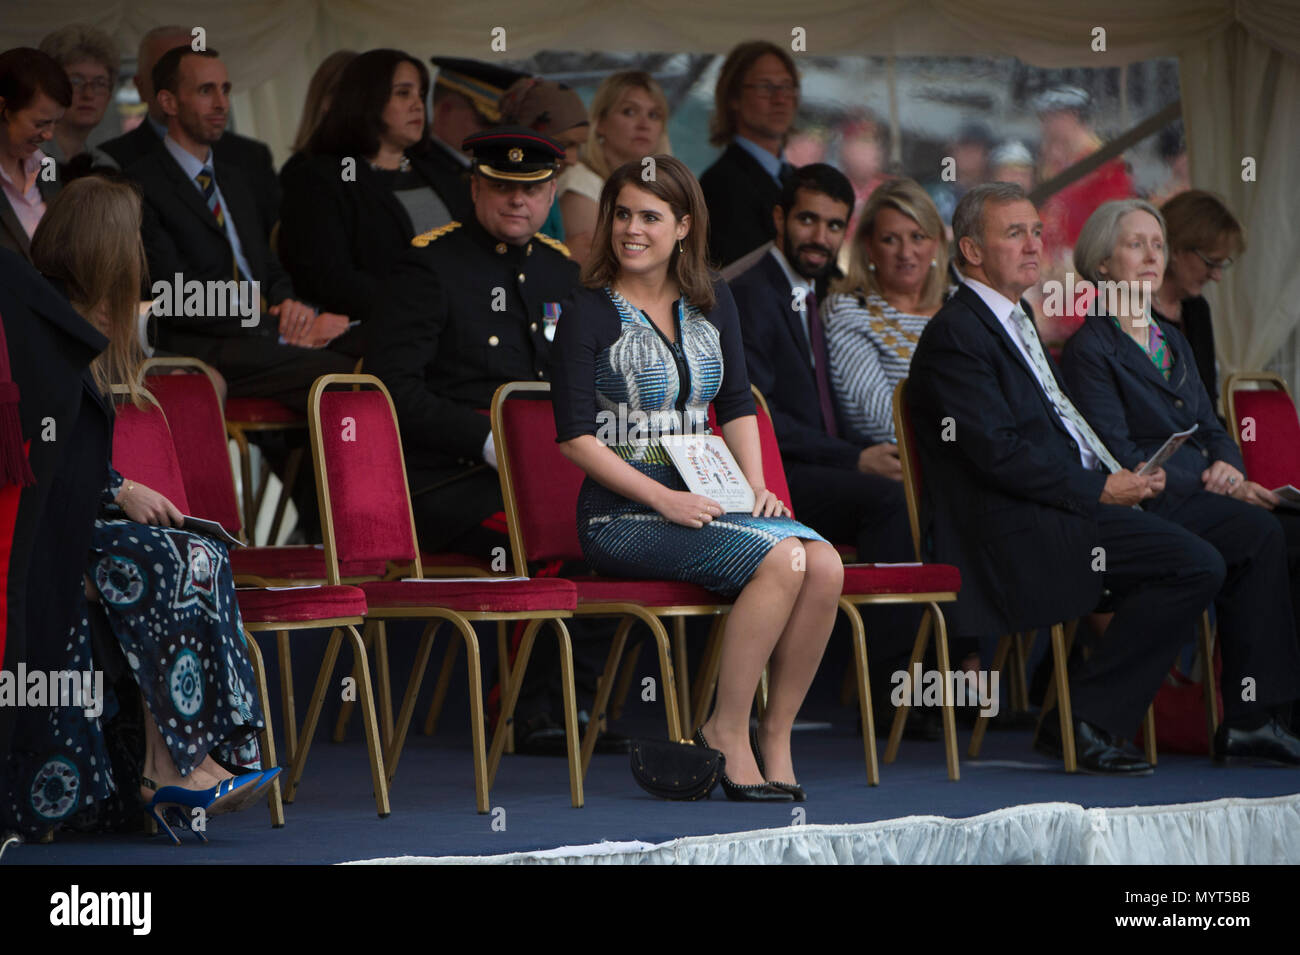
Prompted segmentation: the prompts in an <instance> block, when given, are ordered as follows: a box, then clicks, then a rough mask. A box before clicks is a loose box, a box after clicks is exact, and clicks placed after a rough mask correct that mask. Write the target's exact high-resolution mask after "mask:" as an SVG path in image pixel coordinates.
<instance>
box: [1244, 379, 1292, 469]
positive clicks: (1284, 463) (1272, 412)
mask: <svg viewBox="0 0 1300 955" xmlns="http://www.w3.org/2000/svg"><path fill="white" fill-rule="evenodd" d="M1233 404H1234V405H1235V406H1236V411H1237V421H1235V422H1230V423H1229V427H1233V426H1234V425H1235V427H1236V428H1237V436H1238V438H1240V439H1242V440H1241V457H1242V460H1243V461H1244V462H1245V464H1246V476H1247V477H1248V478H1250V479H1251V480H1252V481H1255V482H1257V483H1259V484H1262V485H1264V487H1266V488H1269V489H1270V490H1271V489H1273V488H1276V487H1281V486H1282V485H1284V484H1294V485H1296V486H1297V487H1300V420H1297V418H1296V408H1295V405H1294V404H1293V403H1292V402H1291V396H1290V395H1289V394H1287V393H1286V392H1285V391H1281V390H1276V389H1269V390H1262V391H1241V390H1238V391H1235V392H1234V393H1233ZM1247 418H1249V419H1251V421H1250V422H1247V424H1250V425H1253V428H1247V429H1245V430H1243V428H1242V422H1244V421H1246V419H1247ZM1246 438H1251V439H1252V440H1245V439H1246Z"/></svg>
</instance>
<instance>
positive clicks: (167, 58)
mask: <svg viewBox="0 0 1300 955" xmlns="http://www.w3.org/2000/svg"><path fill="white" fill-rule="evenodd" d="M154 84H155V87H156V88H157V91H158V92H157V99H158V102H159V104H160V105H161V106H162V109H163V113H164V115H165V116H166V117H167V136H166V138H165V139H164V140H163V148H162V149H159V150H155V151H153V152H151V153H149V154H148V155H146V156H144V157H142V158H140V159H139V160H137V161H136V162H135V163H134V164H132V165H131V167H130V169H129V170H128V175H129V176H130V177H131V178H132V179H133V180H135V181H136V182H137V183H138V184H139V185H140V187H141V190H142V193H143V195H144V227H143V229H142V232H143V238H144V245H145V252H146V254H147V256H148V259H149V275H150V282H151V287H152V288H153V290H154V292H155V294H156V295H157V293H158V290H159V284H158V283H164V287H165V286H167V285H171V284H175V283H177V281H178V280H177V276H180V280H179V281H181V282H184V283H189V282H193V281H197V282H200V283H205V284H207V285H208V287H209V288H214V287H217V286H218V283H227V282H230V281H231V280H232V279H233V280H234V282H236V283H238V289H239V292H240V304H241V305H246V304H248V303H249V302H252V303H253V304H255V305H256V304H258V298H259V296H260V297H264V298H265V300H266V302H267V303H269V304H270V306H271V307H270V308H269V309H268V310H267V311H269V313H270V315H271V316H273V317H274V318H276V319H278V320H279V321H278V322H276V321H272V320H268V319H267V318H266V317H265V316H261V315H253V316H251V317H250V316H249V315H248V314H246V313H245V312H242V311H241V313H240V314H235V315H233V316H232V315H231V311H232V309H231V308H229V307H226V308H220V309H215V310H209V306H208V305H207V304H206V303H207V301H208V299H206V298H205V306H204V308H203V309H202V310H201V314H185V315H176V314H174V312H175V308H174V305H175V304H176V303H177V302H179V301H181V300H182V298H183V296H182V295H181V294H180V293H178V292H176V291H175V290H170V291H168V292H164V293H163V295H166V296H169V298H168V299H167V301H165V302H163V303H162V304H163V305H171V306H173V307H172V308H168V309H164V308H162V307H158V308H156V312H158V313H162V312H164V311H169V312H172V313H173V314H169V315H165V316H164V315H162V314H160V316H159V321H158V344H159V346H160V347H162V348H164V349H166V350H168V351H171V352H173V353H176V354H182V355H193V356H195V357H198V358H201V359H203V360H204V361H206V362H208V364H210V365H212V366H213V367H215V368H216V369H217V370H218V371H220V372H221V374H222V375H223V376H224V377H225V378H226V381H227V382H228V383H229V386H230V395H231V396H232V397H265V398H274V399H276V400H278V401H281V402H283V403H285V404H288V405H290V406H291V407H295V408H300V409H301V408H305V407H306V397H307V390H308V389H309V388H310V386H311V383H312V382H313V381H314V380H315V379H316V378H317V377H318V376H320V375H323V374H330V373H333V372H346V371H349V370H350V369H351V368H352V366H353V364H354V361H353V360H352V359H351V358H349V357H347V356H346V355H344V354H342V353H341V352H338V351H336V350H330V349H326V348H325V347H324V346H326V345H334V346H335V348H339V347H342V346H343V345H344V344H345V343H343V342H336V339H339V338H340V336H342V335H343V334H344V333H345V332H346V330H347V327H348V318H347V316H343V315H337V314H331V313H328V312H321V313H317V312H316V310H315V309H313V308H311V307H310V306H308V305H306V304H304V303H302V302H299V301H296V300H295V299H294V298H293V288H292V286H291V284H290V282H289V279H288V276H287V275H286V274H285V272H284V270H283V269H282V268H281V267H280V263H279V261H278V260H277V259H276V257H275V254H274V253H273V252H272V251H271V249H270V247H269V245H268V244H267V241H266V237H265V236H266V232H267V230H266V228H265V224H264V223H263V221H262V219H261V216H260V214H259V211H258V208H257V203H256V201H255V199H254V198H253V193H252V190H251V189H250V188H249V187H248V185H247V183H246V181H245V179H244V178H243V176H242V175H241V174H240V171H239V169H238V168H236V167H229V168H228V167H226V166H223V165H222V164H221V163H220V162H219V161H216V160H214V156H213V152H212V144H213V143H215V142H217V140H219V139H220V138H221V134H222V132H223V130H224V129H225V123H226V117H227V114H228V110H229V90H230V82H229V80H228V79H227V77H226V69H225V67H224V66H223V65H222V64H221V60H220V59H219V58H218V56H217V54H216V52H215V51H213V50H207V51H203V52H195V51H193V50H190V49H189V48H188V47H177V48H175V49H172V50H169V51H168V52H166V53H164V54H163V56H162V58H161V59H159V61H158V63H157V64H156V65H155V66H154ZM253 283H257V285H256V287H254V285H253ZM185 297H187V295H186V296H185ZM187 311H189V309H187Z"/></svg>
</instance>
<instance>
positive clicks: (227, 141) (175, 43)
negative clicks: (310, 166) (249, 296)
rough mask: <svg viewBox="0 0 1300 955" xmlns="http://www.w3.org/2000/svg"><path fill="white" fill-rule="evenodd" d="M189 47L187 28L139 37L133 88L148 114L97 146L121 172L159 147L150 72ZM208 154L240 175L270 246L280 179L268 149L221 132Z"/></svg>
mask: <svg viewBox="0 0 1300 955" xmlns="http://www.w3.org/2000/svg"><path fill="white" fill-rule="evenodd" d="M192 42H193V37H192V36H191V34H190V31H189V29H187V28H186V27H181V26H163V27H155V28H154V29H152V30H150V31H149V32H148V33H146V34H145V35H144V36H143V37H142V38H141V40H140V48H139V52H138V53H137V58H136V64H135V66H136V69H135V88H136V90H137V92H139V94H140V102H142V103H144V104H146V105H147V106H148V108H149V112H148V113H147V114H146V115H145V118H144V120H143V121H142V122H141V123H140V125H139V126H137V127H136V128H135V129H133V130H131V131H130V132H128V133H124V134H122V135H121V136H118V137H116V138H114V139H110V140H109V141H108V142H106V143H101V144H100V147H99V148H100V149H102V150H103V151H104V152H106V153H108V154H109V155H110V156H112V157H113V159H114V160H115V161H116V162H117V164H118V165H119V166H120V167H121V168H122V169H124V170H125V169H127V168H128V167H130V166H131V165H132V164H133V163H135V162H136V161H138V160H140V159H143V158H144V157H145V156H148V155H149V154H150V153H154V152H157V151H159V150H160V149H162V148H163V139H164V137H165V136H166V135H167V117H166V115H164V113H163V111H162V108H161V107H160V106H159V105H158V99H157V96H156V88H155V86H154V82H153V68H154V66H155V65H156V64H157V63H158V61H159V60H160V59H161V58H162V55H163V54H164V53H166V52H167V51H168V50H173V49H175V48H176V47H181V46H183V47H186V48H187V49H188V48H189V47H190V44H191V43H192ZM212 151H213V153H214V154H215V155H216V158H217V162H219V163H221V164H222V165H224V166H228V167H235V168H237V169H239V171H240V172H241V173H243V175H244V178H245V179H246V181H247V182H248V185H249V188H250V190H251V191H252V194H253V201H254V202H255V203H256V205H257V211H258V216H259V218H260V221H261V223H262V226H263V227H264V228H265V230H266V235H265V236H263V238H265V239H267V240H268V241H269V240H270V237H271V229H272V228H273V227H274V226H275V223H276V222H277V221H278V220H279V218H280V180H279V178H278V177H277V176H276V174H275V164H274V162H273V161H272V159H271V150H270V149H269V148H268V147H267V145H266V144H265V143H262V142H258V141H257V140H256V139H249V138H248V137H247V136H240V135H239V134H238V133H234V132H231V131H230V130H225V131H224V132H223V133H222V135H221V138H220V139H218V140H217V141H216V142H215V143H213V144H212Z"/></svg>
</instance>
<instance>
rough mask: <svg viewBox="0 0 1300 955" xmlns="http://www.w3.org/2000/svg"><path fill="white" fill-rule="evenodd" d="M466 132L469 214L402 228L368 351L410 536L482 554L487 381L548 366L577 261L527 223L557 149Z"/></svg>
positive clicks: (537, 221) (490, 480)
mask: <svg viewBox="0 0 1300 955" xmlns="http://www.w3.org/2000/svg"><path fill="white" fill-rule="evenodd" d="M467 144H468V145H469V146H470V147H472V148H473V150H474V156H475V165H474V179H473V182H472V185H473V198H474V215H473V216H472V217H471V218H470V219H468V220H467V221H465V222H463V223H461V222H453V223H451V224H450V225H448V226H443V227H442V228H440V229H434V230H433V231H432V232H429V233H426V234H424V235H420V236H416V237H415V238H414V239H413V240H412V242H411V244H412V245H413V246H414V248H413V249H411V250H410V251H409V252H408V253H407V256H406V259H405V260H404V261H403V262H402V264H401V265H400V266H399V267H398V269H397V270H396V271H395V273H394V274H393V276H392V277H391V280H390V282H389V289H390V291H389V294H388V296H387V298H386V301H385V304H384V307H383V308H382V309H380V310H379V314H380V316H381V317H380V319H379V325H378V326H377V328H376V329H375V331H374V332H373V334H372V344H371V349H370V354H369V355H368V357H367V359H366V361H367V366H368V367H369V368H370V369H371V370H372V371H373V372H374V373H375V374H376V375H378V376H379V377H380V378H382V379H383V381H384V384H386V385H387V386H388V389H389V391H390V392H392V395H393V403H394V405H395V406H396V408H397V417H398V421H399V423H400V424H401V428H402V441H403V446H404V448H405V452H406V470H407V476H408V478H409V481H410V486H411V497H412V504H413V506H414V509H415V523H416V530H417V531H418V532H419V536H420V543H421V546H422V547H424V548H425V549H426V550H433V551H438V550H456V551H461V552H465V553H471V554H474V555H475V556H477V557H480V558H482V559H485V560H486V559H489V558H490V556H491V551H492V548H493V547H495V546H500V545H502V544H503V543H504V540H505V538H504V537H503V536H502V535H501V534H500V533H499V532H496V531H489V530H487V529H485V528H484V527H482V526H481V525H482V523H483V521H484V520H485V519H488V518H490V517H491V516H492V515H494V514H495V513H497V512H498V511H500V510H501V508H502V506H503V505H502V500H501V487H500V483H499V481H498V479H497V475H496V470H495V467H496V455H495V449H494V448H493V446H492V429H491V427H490V425H489V422H488V419H487V416H486V415H485V414H483V413H482V412H483V411H485V410H486V409H487V407H488V406H489V405H490V404H491V402H492V395H493V393H494V392H495V391H496V389H497V387H498V386H499V385H501V384H503V383H505V382H507V381H515V380H518V379H533V380H537V379H540V378H545V377H546V370H547V366H548V364H549V361H550V347H551V339H552V338H553V337H554V328H553V325H554V322H555V319H556V318H557V317H558V311H557V309H558V303H559V302H561V301H562V300H563V299H564V298H565V297H566V296H567V295H568V293H569V291H570V290H571V289H572V288H573V287H574V286H575V285H577V282H578V267H577V265H576V264H574V262H573V261H572V260H570V259H569V257H568V252H567V250H566V249H565V248H564V246H562V245H561V244H560V243H558V242H556V241H555V240H552V239H547V238H546V237H545V236H539V235H538V234H537V230H538V228H539V227H540V226H541V223H542V221H543V220H544V219H545V218H546V214H547V212H548V211H549V209H550V205H551V200H552V198H553V193H554V192H555V178H554V177H555V171H556V164H557V163H558V161H559V159H560V158H561V157H562V156H563V154H564V150H563V149H561V148H560V147H559V146H558V145H554V148H553V149H552V145H553V144H552V142H551V140H549V139H548V138H547V137H545V136H543V135H541V134H538V133H533V132H531V131H529V130H519V129H513V128H510V127H504V128H502V129H497V130H490V131H488V132H485V133H480V134H478V135H477V136H471V137H470V138H469V140H467ZM512 155H513V156H514V157H515V158H511V157H512Z"/></svg>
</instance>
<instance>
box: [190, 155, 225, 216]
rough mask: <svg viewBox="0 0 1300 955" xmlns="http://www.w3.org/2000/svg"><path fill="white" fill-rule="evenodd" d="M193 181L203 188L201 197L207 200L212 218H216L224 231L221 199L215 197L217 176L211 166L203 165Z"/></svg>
mask: <svg viewBox="0 0 1300 955" xmlns="http://www.w3.org/2000/svg"><path fill="white" fill-rule="evenodd" d="M194 181H195V182H197V183H198V184H199V188H200V189H202V190H203V198H204V199H205V200H207V203H208V208H209V209H211V210H212V216H213V218H215V219H216V220H217V225H219V226H221V228H222V230H223V231H224V230H225V228H226V215H225V213H224V212H222V211H221V200H220V199H218V198H217V177H216V175H215V174H213V172H212V167H211V166H204V167H203V168H202V169H200V170H199V174H198V175H197V176H195V177H194Z"/></svg>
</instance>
